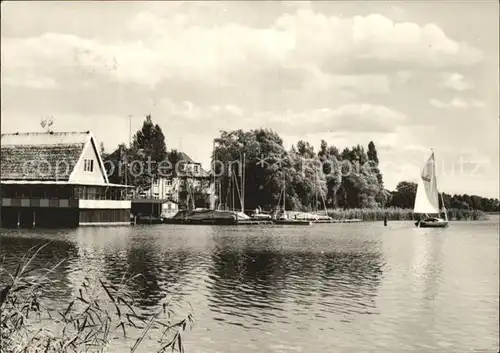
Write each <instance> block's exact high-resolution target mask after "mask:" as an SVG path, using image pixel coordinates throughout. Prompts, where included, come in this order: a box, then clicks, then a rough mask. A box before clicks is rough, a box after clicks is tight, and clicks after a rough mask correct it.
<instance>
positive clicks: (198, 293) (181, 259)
mask: <svg viewBox="0 0 500 353" xmlns="http://www.w3.org/2000/svg"><path fill="white" fill-rule="evenodd" d="M47 240H52V241H53V242H52V243H51V244H50V245H49V246H48V247H47V248H45V249H44V250H43V251H42V253H41V254H40V256H39V257H38V260H37V261H39V264H40V266H42V265H43V266H49V265H51V264H55V263H57V262H58V261H59V260H60V259H62V258H64V257H67V258H68V260H67V262H66V263H65V264H64V265H63V266H62V267H61V268H60V269H58V270H57V276H58V279H60V281H59V284H58V287H57V288H54V293H53V295H54V296H55V297H57V299H58V300H59V302H61V303H62V302H63V301H64V300H67V299H68V298H69V297H70V296H71V295H73V294H74V291H75V288H77V287H78V286H79V285H80V283H81V280H82V278H83V276H84V273H87V272H90V273H94V274H97V275H99V276H101V277H102V278H104V279H106V280H109V281H114V282H116V281H117V280H118V279H119V278H121V276H122V273H123V271H124V270H125V269H128V270H129V271H130V272H133V273H142V274H144V276H145V280H144V281H142V282H141V285H138V286H136V287H134V288H132V289H133V290H134V291H135V293H136V294H137V296H139V297H140V298H141V301H140V305H141V306H143V307H144V308H150V307H151V308H152V307H154V306H155V305H157V304H158V300H159V298H160V297H162V295H163V294H164V293H166V292H168V293H175V294H176V295H175V303H176V307H177V310H178V312H179V314H184V313H187V312H188V311H189V310H190V308H189V304H190V305H191V306H192V308H193V310H194V315H195V319H196V324H195V326H194V327H193V329H192V330H191V331H189V332H188V333H187V334H186V335H185V337H184V338H185V342H184V343H185V348H186V352H187V353H192V352H197V353H198V352H199V353H210V352H224V353H225V352H228V353H229V352H235V353H264V352H307V353H309V352H310V353H313V352H314V353H316V352H353V353H354V352H356V353H358V352H474V351H476V352H498V347H499V336H498V335H499V273H498V272H499V271H498V269H499V252H498V249H499V219H498V217H496V216H492V218H491V219H490V220H489V221H477V222H472V223H469V222H451V225H450V227H449V228H448V229H417V228H415V227H414V225H413V222H389V224H388V226H387V227H384V226H383V223H382V222H377V223H360V224H323V225H314V226H311V227H305V226H300V227H292V226H252V227H231V226H220V227H217V226H184V225H157V226H136V227H123V228H119V227H118V228H78V229H74V230H66V231H60V230H59V231H56V230H53V231H36V232H34V231H30V230H5V229H4V230H2V234H1V235H0V257H3V256H5V257H6V259H7V261H6V262H7V263H10V264H13V263H14V261H15V259H16V258H18V257H20V256H21V255H22V254H24V253H25V252H26V251H27V250H28V249H29V248H31V247H32V246H34V245H36V244H40V243H43V242H46V241H47ZM116 351H118V349H116ZM145 351H149V348H147V347H146V348H145Z"/></svg>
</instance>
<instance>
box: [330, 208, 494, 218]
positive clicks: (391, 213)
mask: <svg viewBox="0 0 500 353" xmlns="http://www.w3.org/2000/svg"><path fill="white" fill-rule="evenodd" d="M327 212H328V215H329V216H330V217H332V218H333V219H338V220H344V219H360V220H363V221H382V220H383V219H384V217H385V216H387V219H388V220H390V221H410V220H418V219H419V218H418V217H419V215H417V214H414V213H413V210H412V209H409V208H394V207H389V208H351V209H328V210H327ZM448 219H449V220H456V221H460V220H484V219H488V215H487V214H486V213H485V212H483V211H479V210H464V209H449V210H448Z"/></svg>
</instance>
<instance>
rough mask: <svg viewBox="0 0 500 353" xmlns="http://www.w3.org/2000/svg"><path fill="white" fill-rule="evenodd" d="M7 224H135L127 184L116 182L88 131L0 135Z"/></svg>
mask: <svg viewBox="0 0 500 353" xmlns="http://www.w3.org/2000/svg"><path fill="white" fill-rule="evenodd" d="M0 158H1V161H0V162H1V164H0V171H1V178H0V212H1V213H0V222H1V225H2V226H4V227H38V226H39V227H76V226H83V225H118V224H123V225H125V224H127V225H128V224H130V209H131V202H130V200H128V199H127V193H126V190H127V187H126V186H124V185H118V184H111V183H109V181H108V177H107V174H106V171H105V168H104V164H103V161H102V158H101V156H100V153H99V150H98V148H97V146H96V141H95V139H94V136H93V135H92V133H90V132H89V131H87V132H83V133H80V132H69V133H52V132H49V133H16V134H2V135H1V149H0Z"/></svg>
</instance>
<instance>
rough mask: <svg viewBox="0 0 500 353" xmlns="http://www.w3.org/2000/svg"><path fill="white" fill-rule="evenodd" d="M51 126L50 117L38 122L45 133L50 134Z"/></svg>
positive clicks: (52, 121) (51, 119) (52, 120)
mask: <svg viewBox="0 0 500 353" xmlns="http://www.w3.org/2000/svg"><path fill="white" fill-rule="evenodd" d="M52 125H54V118H53V117H51V116H48V117H45V118H42V119H41V121H40V126H41V127H42V129H45V131H46V132H52Z"/></svg>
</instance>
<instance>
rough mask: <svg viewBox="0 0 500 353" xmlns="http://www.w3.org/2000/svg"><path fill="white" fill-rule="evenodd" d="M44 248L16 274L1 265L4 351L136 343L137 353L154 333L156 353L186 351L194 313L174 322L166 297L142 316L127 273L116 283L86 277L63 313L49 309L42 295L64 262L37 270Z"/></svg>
mask: <svg viewBox="0 0 500 353" xmlns="http://www.w3.org/2000/svg"><path fill="white" fill-rule="evenodd" d="M46 245H47V244H45V245H43V246H41V247H39V248H38V249H36V251H34V252H33V249H31V250H30V252H29V253H28V254H26V255H25V256H24V257H23V258H22V260H21V262H20V264H19V265H18V266H17V268H16V270H15V271H14V273H7V272H6V271H5V269H4V267H3V266H2V264H3V263H4V261H0V278H6V277H8V279H7V281H5V280H2V282H0V352H2V353H4V352H5V353H11V352H12V353H35V352H44V353H56V352H57V353H69V352H79V353H80V352H85V353H94V352H96V353H97V352H99V353H101V352H102V353H104V352H106V351H107V349H108V347H109V346H111V345H112V344H113V342H117V341H118V340H120V343H123V342H130V340H132V343H131V344H130V350H129V351H130V353H134V352H137V351H138V349H139V347H140V346H141V344H143V343H144V342H145V341H148V340H151V338H150V337H149V335H150V334H153V332H154V334H155V337H159V339H158V340H157V342H156V346H157V348H156V350H155V351H154V352H166V351H167V350H171V351H178V352H183V351H184V348H183V344H182V336H183V333H184V332H185V331H186V329H187V328H188V326H189V327H191V325H192V324H193V316H192V314H189V315H188V316H187V317H186V318H184V319H182V320H180V321H178V322H175V323H172V322H171V316H172V314H173V312H172V310H171V309H170V307H169V303H168V302H167V301H166V299H164V300H163V302H162V303H161V306H160V307H159V309H158V310H156V311H155V312H152V313H146V314H145V313H141V312H140V310H139V309H138V308H137V307H136V306H135V305H134V298H133V296H132V295H131V293H130V291H129V290H128V289H127V288H128V287H127V286H126V284H127V282H128V281H133V280H134V279H135V278H136V277H137V275H136V276H132V277H127V276H125V275H124V276H123V278H122V280H121V282H120V284H118V285H112V284H106V283H104V282H103V281H102V280H100V279H97V280H92V279H90V278H85V279H84V281H83V283H82V285H81V288H79V290H78V295H76V296H75V297H74V298H72V300H71V301H70V302H69V303H68V304H67V306H66V307H65V309H64V310H59V311H55V310H53V309H51V308H49V307H47V305H46V303H45V300H44V292H45V291H46V290H47V288H49V287H50V286H51V285H53V284H54V280H51V279H50V278H49V275H50V273H52V272H53V271H54V270H55V269H56V268H57V267H59V266H60V265H61V264H62V263H63V262H64V260H63V261H61V262H59V263H58V264H57V265H56V266H54V267H52V268H50V269H45V270H40V269H37V268H36V267H34V266H33V260H34V258H35V257H36V256H37V254H38V253H39V252H40V250H41V249H42V248H43V247H45V246H46ZM32 252H33V253H32ZM30 253H32V254H31V255H30ZM35 272H36V274H34V273H35ZM5 282H7V283H5ZM130 334H132V335H130ZM149 346H151V345H150V343H148V353H149V352H151V350H150V349H149Z"/></svg>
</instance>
